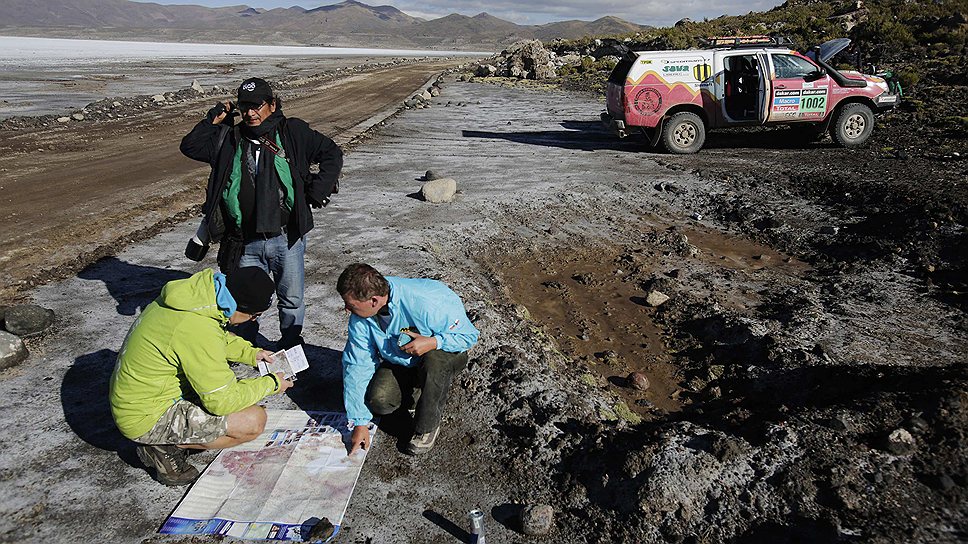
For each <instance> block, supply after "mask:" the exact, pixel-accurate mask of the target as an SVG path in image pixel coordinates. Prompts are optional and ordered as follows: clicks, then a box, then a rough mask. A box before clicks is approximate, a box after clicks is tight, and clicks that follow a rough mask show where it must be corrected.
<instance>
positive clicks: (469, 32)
mask: <svg viewBox="0 0 968 544" xmlns="http://www.w3.org/2000/svg"><path fill="white" fill-rule="evenodd" d="M3 4H4V7H5V9H3V10H0V34H4V35H19V36H44V37H62V38H66V37H70V38H101V39H112V38H113V39H147V40H155V41H190V42H222V43H225V42H230V43H254V44H260V45H328V46H342V47H410V48H432V49H463V50H471V49H483V50H493V49H500V48H502V47H503V46H505V45H507V44H510V43H512V42H514V41H516V40H520V39H527V38H537V39H540V40H552V39H554V38H566V39H573V38H579V37H582V36H587V35H602V34H619V33H628V32H637V31H639V30H644V29H647V28H648V27H643V26H641V25H637V24H634V23H630V22H628V21H624V20H622V19H619V18H617V17H610V16H604V17H602V18H600V19H597V20H595V21H590V22H589V21H577V20H571V21H560V22H555V23H548V24H544V25H518V24H515V23H512V22H510V21H505V20H503V19H500V18H497V17H494V16H492V15H489V14H487V13H480V14H478V15H474V16H465V15H458V14H451V15H447V16H445V17H440V18H438V19H430V20H426V19H421V18H418V17H412V16H410V15H407V14H406V13H404V12H402V11H400V10H398V9H397V8H395V7H392V6H370V5H367V4H363V3H361V2H357V1H355V0H345V1H344V2H340V3H338V4H333V5H327V6H321V7H318V8H314V9H305V8H302V7H299V6H295V7H290V8H274V9H260V8H252V7H249V6H245V5H239V6H230V7H220V8H207V7H202V6H193V5H161V4H155V3H142V2H131V1H129V0H44V1H41V2H38V1H36V0H5V1H4V2H3Z"/></svg>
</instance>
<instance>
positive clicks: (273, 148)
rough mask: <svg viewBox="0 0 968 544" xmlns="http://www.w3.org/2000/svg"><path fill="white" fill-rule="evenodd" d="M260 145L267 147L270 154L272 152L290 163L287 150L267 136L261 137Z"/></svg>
mask: <svg viewBox="0 0 968 544" xmlns="http://www.w3.org/2000/svg"><path fill="white" fill-rule="evenodd" d="M259 143H260V144H262V147H265V148H266V149H268V150H269V151H270V152H272V154H273V155H275V156H277V157H279V158H281V159H283V160H284V161H286V162H289V157H287V156H286V150H285V149H283V148H281V147H279V145H278V144H276V142H273V141H272V140H270V139H269V138H268V137H267V136H262V137H260V138H259Z"/></svg>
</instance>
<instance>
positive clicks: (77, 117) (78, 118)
mask: <svg viewBox="0 0 968 544" xmlns="http://www.w3.org/2000/svg"><path fill="white" fill-rule="evenodd" d="M71 118H73V119H74V120H75V121H83V120H84V114H83V113H75V114H73V115H71Z"/></svg>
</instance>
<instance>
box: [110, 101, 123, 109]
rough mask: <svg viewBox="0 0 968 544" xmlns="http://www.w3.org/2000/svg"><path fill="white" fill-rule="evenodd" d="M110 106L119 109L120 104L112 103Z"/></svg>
mask: <svg viewBox="0 0 968 544" xmlns="http://www.w3.org/2000/svg"><path fill="white" fill-rule="evenodd" d="M111 106H113V107H115V108H120V107H121V103H120V102H114V103H112V104H111Z"/></svg>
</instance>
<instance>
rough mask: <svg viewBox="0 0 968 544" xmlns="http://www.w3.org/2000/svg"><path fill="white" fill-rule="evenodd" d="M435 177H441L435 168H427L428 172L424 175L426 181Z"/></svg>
mask: <svg viewBox="0 0 968 544" xmlns="http://www.w3.org/2000/svg"><path fill="white" fill-rule="evenodd" d="M435 179H440V175H439V174H438V173H437V172H434V171H433V170H427V173H426V174H424V177H423V180H424V181H433V180H435Z"/></svg>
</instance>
